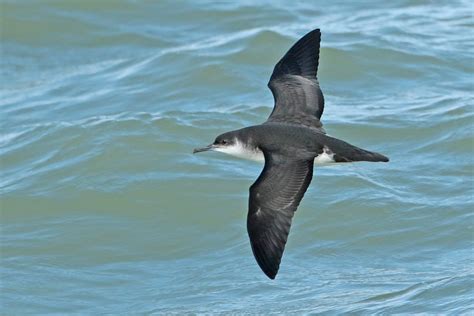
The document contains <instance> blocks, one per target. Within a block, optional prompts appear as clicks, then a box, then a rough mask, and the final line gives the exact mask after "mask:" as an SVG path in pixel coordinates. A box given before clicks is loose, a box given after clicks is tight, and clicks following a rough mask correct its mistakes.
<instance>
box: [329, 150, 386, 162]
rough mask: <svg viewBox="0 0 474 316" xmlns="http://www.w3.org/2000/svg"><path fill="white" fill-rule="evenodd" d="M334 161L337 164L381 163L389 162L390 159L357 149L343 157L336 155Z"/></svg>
mask: <svg viewBox="0 0 474 316" xmlns="http://www.w3.org/2000/svg"><path fill="white" fill-rule="evenodd" d="M334 160H335V161H336V162H353V161H373V162H377V161H381V162H388V161H389V159H388V157H386V156H384V155H382V154H379V153H376V152H372V151H368V150H365V149H362V148H357V147H356V149H354V150H351V151H348V152H345V153H344V154H343V155H341V154H337V153H336V154H335V155H334Z"/></svg>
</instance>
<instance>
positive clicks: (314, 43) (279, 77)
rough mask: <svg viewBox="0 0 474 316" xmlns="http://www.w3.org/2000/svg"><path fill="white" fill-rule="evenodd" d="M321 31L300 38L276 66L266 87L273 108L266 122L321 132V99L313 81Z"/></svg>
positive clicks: (319, 91) (322, 106)
mask: <svg viewBox="0 0 474 316" xmlns="http://www.w3.org/2000/svg"><path fill="white" fill-rule="evenodd" d="M320 41H321V32H320V31H319V29H316V30H313V31H311V32H309V33H308V34H306V35H305V36H303V37H302V38H301V39H300V40H299V41H298V42H296V44H294V45H293V46H292V47H291V48H290V50H289V51H288V52H287V53H286V54H285V56H283V58H282V59H281V60H280V61H279V62H278V63H277V64H276V66H275V68H274V70H273V73H272V76H271V78H270V82H269V83H268V87H269V88H270V90H271V91H272V93H273V97H274V99H275V107H274V108H273V112H272V113H271V114H270V117H269V118H268V120H267V122H280V123H287V124H296V125H304V126H307V127H310V128H314V129H317V130H319V131H321V132H324V130H323V129H322V124H321V121H320V118H321V115H322V114H323V110H324V97H323V93H322V91H321V89H320V87H319V82H318V80H317V78H316V76H317V73H318V63H319V44H320Z"/></svg>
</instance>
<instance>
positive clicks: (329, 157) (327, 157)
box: [215, 142, 335, 165]
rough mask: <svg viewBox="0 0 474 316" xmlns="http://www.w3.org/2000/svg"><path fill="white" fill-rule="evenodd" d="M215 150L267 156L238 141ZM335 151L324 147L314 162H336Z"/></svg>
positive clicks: (262, 159) (246, 156)
mask: <svg viewBox="0 0 474 316" xmlns="http://www.w3.org/2000/svg"><path fill="white" fill-rule="evenodd" d="M215 151H218V152H221V153H224V154H228V155H231V156H234V157H237V158H242V159H247V160H253V161H260V162H265V157H264V156H263V152H262V151H261V150H258V149H257V150H249V149H248V148H247V147H245V146H243V145H242V144H241V143H239V142H236V143H235V145H234V146H227V147H223V148H216V149H215ZM334 162H335V161H334V153H333V152H332V151H331V150H329V148H327V147H324V148H323V152H322V153H321V154H319V155H318V156H316V158H314V164H316V165H322V164H328V163H334Z"/></svg>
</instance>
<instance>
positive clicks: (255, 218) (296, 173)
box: [247, 153, 313, 279]
mask: <svg viewBox="0 0 474 316" xmlns="http://www.w3.org/2000/svg"><path fill="white" fill-rule="evenodd" d="M264 154H265V167H264V168H263V171H262V173H261V174H260V176H259V177H258V179H257V181H255V183H254V184H253V185H252V186H251V187H250V197H249V212H248V216H247V231H248V234H249V237H250V244H251V245H252V251H253V254H254V256H255V259H256V260H257V262H258V265H259V266H260V268H261V269H262V270H263V272H264V273H265V274H266V275H267V276H268V277H269V278H271V279H274V278H275V276H276V274H277V272H278V268H279V267H280V261H281V257H282V255H283V250H284V249H285V244H286V240H287V238H288V233H289V232H290V225H291V220H292V218H293V215H294V213H295V211H296V208H297V207H298V205H299V204H300V201H301V199H302V198H303V195H304V193H305V192H306V189H307V188H308V186H309V184H310V182H311V179H312V177H313V159H311V160H289V159H285V158H284V157H281V156H278V155H273V154H268V153H264Z"/></svg>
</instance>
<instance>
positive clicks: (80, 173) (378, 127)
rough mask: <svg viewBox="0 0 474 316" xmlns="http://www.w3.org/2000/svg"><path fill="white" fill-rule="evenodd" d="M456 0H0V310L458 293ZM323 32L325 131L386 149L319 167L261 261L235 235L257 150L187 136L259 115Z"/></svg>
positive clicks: (468, 83) (461, 153)
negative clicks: (273, 258) (286, 230)
mask: <svg viewBox="0 0 474 316" xmlns="http://www.w3.org/2000/svg"><path fill="white" fill-rule="evenodd" d="M472 13H473V11H472V4H471V3H470V2H469V1H455V2H452V1H435V2H433V1H421V0H405V1H402V0H400V1H391V2H390V4H382V3H381V2H380V3H379V2H368V1H362V0H360V1H351V2H348V1H335V2H331V4H328V2H313V1H308V2H304V1H296V2H294V3H292V4H291V5H289V4H288V2H286V1H264V2H259V3H257V2H255V1H241V2H239V3H226V2H210V1H199V2H196V1H187V2H180V3H179V4H178V3H177V2H175V1H155V2H152V1H148V2H145V1H130V0H129V1H127V0H118V1H114V2H111V1H92V0H87V1H84V0H71V1H57V0H46V1H23V0H21V1H18V0H15V1H13V0H4V1H3V2H2V4H1V29H2V30H1V32H2V33H1V36H2V39H1V40H2V47H1V49H2V52H1V67H0V69H1V70H0V71H1V92H0V93H1V99H0V117H1V126H0V135H1V137H0V146H1V147H0V157H1V177H0V186H1V194H2V195H1V267H0V277H1V284H0V286H1V298H0V304H1V309H2V311H3V312H4V313H5V314H9V315H22V314H49V313H80V314H82V313H84V314H98V313H112V314H129V313H146V314H169V313H186V312H190V313H191V312H196V313H200V312H202V313H237V314H240V313H250V314H266V313H270V312H274V313H285V314H290V313H296V314H302V313H312V312H314V313H324V312H326V313H330V314H331V313H332V314H339V313H344V312H352V313H361V314H372V313H380V314H388V313H415V312H418V313H452V314H463V313H464V314H470V313H474V302H473V296H474V291H473V288H474V284H473V283H474V281H473V264H474V257H473V256H474V255H473V253H474V252H473V240H474V235H473V222H474V220H473V213H472V209H473V196H474V185H473V176H474V161H473V159H474V158H473V157H474V155H473V153H474V143H473V139H474V138H473V136H474V135H473V134H474V133H473V126H474V124H473V123H474V120H473V98H472V92H473V76H472V74H473V70H474V69H473V65H474V61H473V55H472V52H473V48H474V47H473V46H474V45H473V25H474V23H473V17H472ZM317 27H318V28H321V30H322V34H323V35H322V49H321V58H320V71H319V78H320V83H321V86H322V89H323V92H324V94H325V98H326V108H325V113H324V115H323V123H324V124H325V128H326V130H327V132H328V133H329V134H330V135H332V136H334V137H338V138H341V139H344V140H346V141H348V142H350V143H353V144H355V145H358V146H361V147H363V148H367V149H370V150H374V151H378V152H381V153H384V154H386V155H387V156H389V157H390V158H391V161H390V163H388V164H374V163H359V164H352V165H342V166H333V167H326V168H317V169H316V170H315V175H314V178H313V183H312V184H311V186H310V188H309V190H308V192H307V193H306V196H305V199H304V200H303V202H302V204H301V205H300V207H299V209H298V212H297V214H296V216H295V219H294V222H293V226H292V232H291V234H290V237H289V241H288V244H287V247H286V251H285V255H284V257H283V261H282V265H281V269H280V272H279V275H278V277H277V279H276V280H274V281H271V280H269V279H267V278H266V277H265V276H264V274H263V273H262V272H261V271H260V269H259V268H258V266H257V264H256V262H255V260H254V258H253V256H252V253H251V249H250V245H249V243H248V238H247V232H246V226H245V225H246V212H247V198H248V187H249V186H250V185H251V184H252V183H253V181H254V180H255V179H256V177H257V176H258V174H259V173H260V170H261V168H262V166H261V165H260V164H258V163H253V162H247V161H241V160H237V159H233V158H229V157H223V156H222V155H219V154H214V153H210V154H207V155H204V154H203V155H201V156H199V155H197V156H193V155H192V154H191V152H192V148H194V147H197V146H202V145H206V144H208V143H209V142H210V141H212V140H213V138H214V137H215V136H216V135H218V134H220V133H222V132H225V131H228V130H231V129H237V128H241V127H243V126H247V125H252V124H259V123H261V122H263V121H265V120H266V118H267V116H268V115H269V113H270V111H271V108H272V105H273V97H272V95H271V93H270V91H269V90H268V89H267V87H266V84H267V81H268V78H269V77H270V74H271V72H272V69H273V66H274V64H275V63H276V62H277V61H278V59H279V58H280V57H281V56H282V55H283V54H284V53H285V52H286V50H287V49H288V48H289V47H290V46H291V45H292V44H293V43H294V42H295V41H296V40H297V39H298V38H299V37H301V36H302V35H303V34H305V33H307V32H308V31H310V30H311V29H313V28H317Z"/></svg>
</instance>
